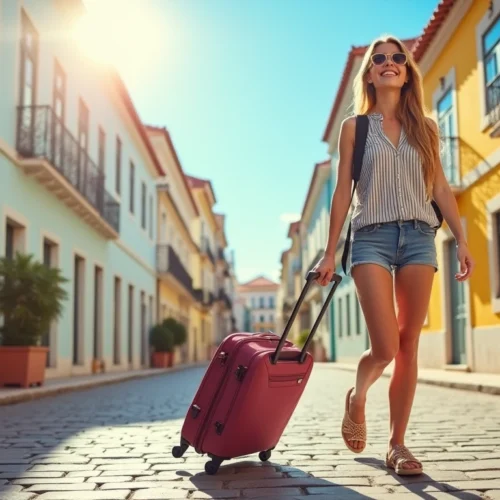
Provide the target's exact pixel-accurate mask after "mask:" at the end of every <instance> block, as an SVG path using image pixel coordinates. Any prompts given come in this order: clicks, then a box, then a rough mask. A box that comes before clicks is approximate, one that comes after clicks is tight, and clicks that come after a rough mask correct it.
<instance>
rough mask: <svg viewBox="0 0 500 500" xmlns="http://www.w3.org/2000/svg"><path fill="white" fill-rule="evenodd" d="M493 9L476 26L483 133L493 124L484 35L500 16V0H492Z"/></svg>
mask: <svg viewBox="0 0 500 500" xmlns="http://www.w3.org/2000/svg"><path fill="white" fill-rule="evenodd" d="M491 5H492V9H491V11H490V9H488V10H487V11H486V12H485V14H484V16H483V17H482V18H481V20H480V21H479V23H478V24H477V25H476V54H477V74H478V80H479V82H478V83H479V89H478V90H479V123H480V127H481V131H482V132H484V131H485V130H487V129H488V128H490V126H491V124H490V121H489V118H488V114H487V113H486V82H485V78H484V64H483V35H484V34H485V33H486V32H487V31H488V30H489V29H490V27H491V26H493V23H494V22H495V21H496V20H497V17H498V15H499V14H500V0H492V2H491Z"/></svg>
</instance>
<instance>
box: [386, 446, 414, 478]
mask: <svg viewBox="0 0 500 500" xmlns="http://www.w3.org/2000/svg"><path fill="white" fill-rule="evenodd" d="M409 462H413V463H415V464H417V465H418V467H412V468H411V469H409V468H407V467H405V464H407V463H409ZM385 465H386V466H387V467H389V468H390V469H394V470H395V472H396V474H398V475H399V476H417V475H419V474H422V462H420V460H417V459H416V458H415V457H414V456H413V455H412V453H411V451H410V450H409V449H408V448H407V447H406V446H404V445H402V444H397V445H396V446H395V447H394V448H393V449H392V450H391V451H390V452H387V455H386V457H385Z"/></svg>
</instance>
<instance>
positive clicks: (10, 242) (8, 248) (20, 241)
mask: <svg viewBox="0 0 500 500" xmlns="http://www.w3.org/2000/svg"><path fill="white" fill-rule="evenodd" d="M25 232H26V229H25V227H24V226H23V225H22V224H19V223H18V222H16V221H14V220H13V219H10V218H7V220H6V223H5V256H6V257H7V258H8V259H13V258H14V257H15V255H16V253H17V252H20V253H23V252H24V250H25V249H24V246H25V239H26V235H25Z"/></svg>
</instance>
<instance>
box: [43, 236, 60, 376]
mask: <svg viewBox="0 0 500 500" xmlns="http://www.w3.org/2000/svg"><path fill="white" fill-rule="evenodd" d="M42 259H43V264H44V265H45V266H47V267H56V266H57V265H58V245H57V244H56V243H54V242H53V241H51V240H49V239H47V238H44V239H43V255H42ZM56 324H57V321H53V322H52V323H51V324H50V326H49V328H48V329H47V331H46V332H44V334H43V336H42V339H41V344H42V345H43V346H44V347H48V348H49V352H48V355H47V361H46V365H45V366H46V367H47V368H49V367H54V366H56V362H57V360H56V355H57V349H52V347H55V346H56V345H57V340H56V335H57V327H56Z"/></svg>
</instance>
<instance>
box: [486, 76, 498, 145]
mask: <svg viewBox="0 0 500 500" xmlns="http://www.w3.org/2000/svg"><path fill="white" fill-rule="evenodd" d="M486 113H487V115H488V123H489V125H491V126H492V127H493V130H492V131H491V133H490V135H491V137H500V75H498V76H497V77H496V79H495V80H494V81H493V82H492V83H490V84H489V85H488V86H487V87H486Z"/></svg>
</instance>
